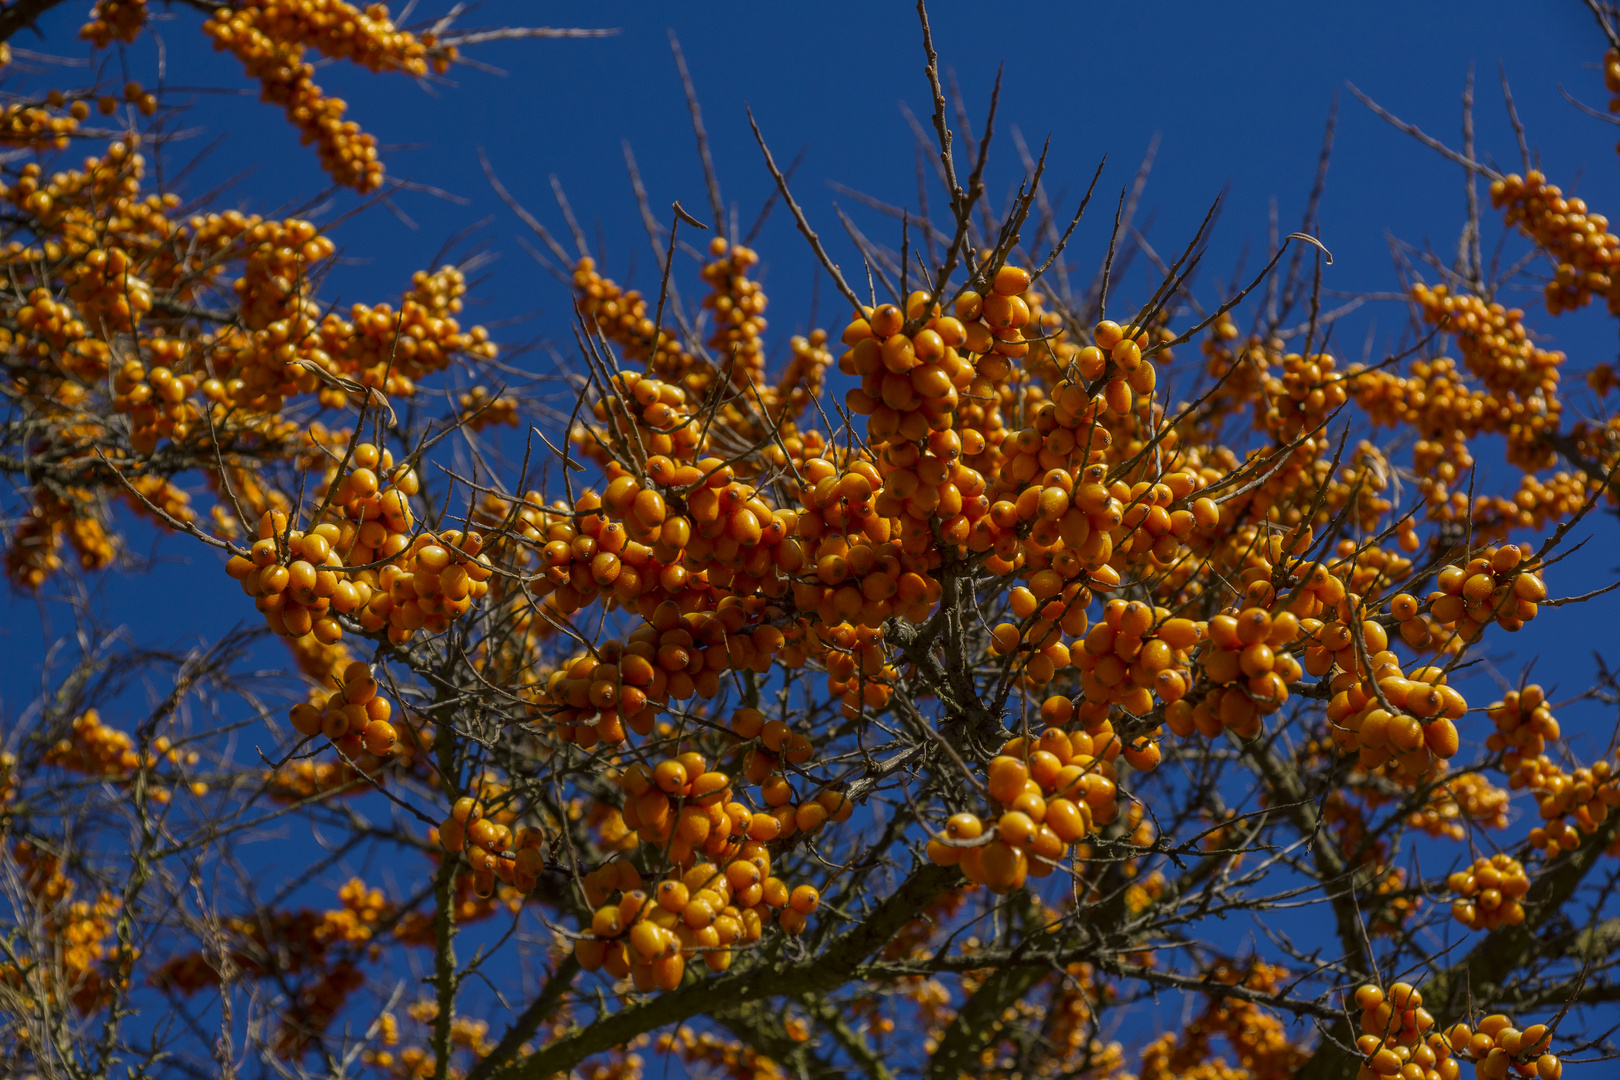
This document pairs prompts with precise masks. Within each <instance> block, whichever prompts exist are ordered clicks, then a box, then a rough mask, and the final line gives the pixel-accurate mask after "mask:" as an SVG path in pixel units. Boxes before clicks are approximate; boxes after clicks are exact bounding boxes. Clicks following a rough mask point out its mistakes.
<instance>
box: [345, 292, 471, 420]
mask: <svg viewBox="0 0 1620 1080" xmlns="http://www.w3.org/2000/svg"><path fill="white" fill-rule="evenodd" d="M466 292H467V279H466V275H465V274H463V273H462V271H461V270H460V269H459V268H457V267H454V266H441V267H439V269H437V270H435V271H433V272H432V273H428V272H427V271H425V270H418V271H416V272H415V273H413V274H412V275H411V288H410V291H409V292H407V293H406V294H405V296H404V298H403V300H402V301H401V302H400V306H399V309H398V310H397V311H396V310H395V309H394V308H393V306H392V305H390V304H386V303H384V304H376V305H368V304H354V305H352V306H351V307H350V309H349V317H348V318H347V319H345V318H342V317H340V316H339V315H338V314H337V313H335V312H334V313H332V314H329V315H327V316H326V317H325V318H324V319H322V320H321V325H320V344H321V346H322V348H323V349H324V350H325V351H326V352H327V353H328V354H329V355H330V356H331V357H332V358H333V362H334V363H335V364H336V365H337V366H338V367H339V368H340V369H341V370H343V371H345V372H347V373H349V374H351V375H352V377H353V378H355V379H356V380H358V381H359V382H360V383H361V384H362V385H365V386H375V387H378V388H379V389H382V390H384V391H386V392H387V393H389V394H391V395H398V396H404V397H409V396H410V395H412V394H414V393H415V392H416V386H415V380H417V379H420V378H422V377H423V376H424V375H429V374H432V373H434V372H438V371H443V370H444V369H445V368H447V367H449V366H450V362H451V360H452V359H453V358H455V357H457V356H460V357H463V358H465V359H466V360H467V361H468V362H470V363H477V362H478V361H481V360H491V359H494V357H495V354H496V347H495V343H494V342H492V341H490V340H489V331H488V330H486V329H485V328H484V327H482V326H473V327H470V328H468V329H465V330H463V329H462V327H461V323H460V322H459V321H457V319H456V318H455V316H456V315H457V314H458V313H459V312H460V311H461V309H462V299H461V298H462V297H463V296H464V295H466ZM497 408H499V406H497Z"/></svg>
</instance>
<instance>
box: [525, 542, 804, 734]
mask: <svg viewBox="0 0 1620 1080" xmlns="http://www.w3.org/2000/svg"><path fill="white" fill-rule="evenodd" d="M587 539H588V537H587ZM629 570H630V568H629V567H625V568H624V570H622V571H621V574H620V576H621V577H622V576H623V574H624V573H626V572H628V571H629ZM641 599H642V601H643V602H647V601H650V602H651V606H650V609H646V610H643V617H644V618H645V619H646V620H647V621H646V622H645V623H644V624H643V625H641V626H639V627H637V628H636V629H635V630H633V631H632V632H631V633H630V635H629V638H628V639H627V640H626V641H625V642H624V643H623V644H621V643H619V642H617V641H609V642H605V643H603V645H601V646H600V647H598V648H596V649H595V650H594V652H595V655H591V656H586V655H579V656H575V657H573V658H571V659H570V660H569V661H568V662H567V663H566V664H564V665H562V666H560V667H559V668H557V670H556V671H554V672H552V673H551V675H550V676H548V677H547V679H546V681H545V683H544V684H543V685H541V686H538V687H536V688H534V691H533V693H534V698H533V700H532V701H531V703H530V712H531V714H533V715H534V716H535V717H536V718H539V717H542V716H544V717H546V718H548V719H549V720H550V722H552V723H554V724H556V725H557V734H558V737H559V738H562V739H563V740H564V741H567V742H575V743H578V744H579V745H581V746H585V747H589V746H594V745H595V744H596V743H597V742H598V741H601V742H606V743H609V744H616V743H619V742H622V741H623V740H624V738H625V729H626V726H628V728H629V730H631V731H634V732H635V733H636V734H638V735H646V734H648V733H650V732H651V731H652V729H653V724H654V723H655V721H656V718H657V713H658V711H659V710H660V709H662V708H663V707H665V706H666V705H667V704H668V702H669V700H670V699H671V698H674V699H676V700H682V701H684V700H687V699H690V698H692V697H694V696H697V697H702V698H705V699H710V700H712V699H713V698H715V697H718V696H719V693H720V677H721V675H722V673H724V672H725V671H727V670H730V669H734V668H735V669H749V670H755V671H764V670H767V669H768V667H769V665H770V663H771V661H772V658H773V657H774V656H775V655H776V654H777V653H778V652H780V651H781V650H782V646H783V641H784V640H785V639H784V637H783V634H782V631H780V630H778V629H777V628H776V627H774V626H770V625H758V626H755V627H754V628H753V629H751V630H750V629H748V623H749V622H751V621H753V620H755V619H759V618H767V619H768V618H770V617H772V615H773V613H775V612H777V610H778V609H774V608H772V607H771V606H770V605H769V604H768V603H767V602H766V601H765V600H764V598H762V597H750V598H748V599H746V600H745V599H739V598H738V597H735V596H727V597H723V598H722V599H721V600H720V602H719V604H717V605H716V608H715V610H713V611H693V612H690V613H686V614H682V612H681V607H680V605H679V604H677V603H676V602H675V601H673V600H663V601H660V600H658V598H657V596H656V595H653V596H648V595H643V596H642V598H641Z"/></svg>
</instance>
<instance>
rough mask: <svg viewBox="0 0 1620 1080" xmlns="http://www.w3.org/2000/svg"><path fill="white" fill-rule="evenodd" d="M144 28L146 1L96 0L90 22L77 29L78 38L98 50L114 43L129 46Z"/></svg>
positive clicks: (91, 11) (91, 10)
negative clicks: (119, 42)
mask: <svg viewBox="0 0 1620 1080" xmlns="http://www.w3.org/2000/svg"><path fill="white" fill-rule="evenodd" d="M145 26H146V0H96V6H95V7H93V8H91V9H90V21H89V22H87V23H85V24H84V25H83V26H82V27H80V28H79V36H80V37H81V38H83V39H84V40H86V41H88V42H90V43H91V44H92V45H94V46H95V47H96V48H98V49H105V48H106V47H107V46H109V45H111V44H112V43H113V42H114V41H121V42H123V43H124V44H126V45H127V44H129V43H130V42H132V41H134V40H135V39H136V38H137V37H139V36H140V33H141V30H142V28H143V27H145Z"/></svg>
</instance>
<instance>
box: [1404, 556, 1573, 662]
mask: <svg viewBox="0 0 1620 1080" xmlns="http://www.w3.org/2000/svg"><path fill="white" fill-rule="evenodd" d="M1532 557H1533V556H1532V553H1531V551H1530V546H1529V545H1528V544H1521V545H1517V546H1515V545H1512V544H1504V545H1502V546H1501V547H1490V548H1486V549H1485V550H1484V551H1483V552H1482V553H1481V554H1480V555H1478V556H1477V557H1475V558H1473V559H1470V560H1469V561H1468V562H1467V564H1465V565H1463V566H1456V565H1452V566H1447V567H1446V568H1445V569H1443V570H1441V571H1440V573H1439V575H1438V577H1436V579H1435V584H1436V585H1437V586H1438V589H1437V591H1435V592H1432V593H1430V594H1429V598H1428V599H1429V614H1430V615H1431V616H1433V617H1434V618H1435V619H1436V620H1438V621H1439V622H1441V623H1445V624H1447V625H1449V626H1451V627H1452V628H1453V630H1454V631H1455V633H1456V634H1457V636H1458V637H1460V638H1461V639H1462V640H1463V641H1464V642H1467V643H1469V644H1472V643H1473V642H1475V641H1478V640H1479V638H1480V636H1481V635H1482V634H1483V633H1484V631H1485V625H1486V624H1487V623H1490V622H1492V621H1494V622H1495V623H1496V625H1498V626H1500V627H1501V628H1502V629H1504V630H1507V631H1509V632H1513V631H1517V630H1521V629H1523V627H1524V624H1525V623H1527V622H1529V621H1530V620H1531V619H1534V618H1535V617H1536V613H1537V610H1538V607H1537V605H1539V604H1540V602H1541V601H1543V600H1545V599H1546V598H1547V585H1546V582H1544V581H1543V580H1542V577H1541V570H1540V568H1539V567H1525V566H1524V565H1522V564H1523V563H1524V561H1525V560H1526V559H1530V558H1532Z"/></svg>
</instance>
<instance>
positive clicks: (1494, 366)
mask: <svg viewBox="0 0 1620 1080" xmlns="http://www.w3.org/2000/svg"><path fill="white" fill-rule="evenodd" d="M1412 299H1413V300H1415V301H1416V302H1417V304H1418V306H1419V307H1420V308H1422V310H1423V317H1424V318H1425V319H1427V320H1428V321H1429V322H1431V323H1434V324H1435V325H1443V327H1444V328H1445V329H1446V330H1447V331H1449V332H1450V333H1452V334H1455V335H1456V338H1457V345H1458V348H1459V349H1460V350H1461V351H1462V354H1463V360H1464V362H1465V363H1466V364H1467V365H1468V370H1469V371H1472V372H1473V373H1474V374H1475V375H1476V376H1478V377H1479V379H1480V381H1481V382H1483V383H1484V384H1485V386H1486V388H1487V389H1489V390H1490V391H1492V392H1493V393H1497V394H1506V393H1514V394H1518V395H1520V396H1521V397H1529V396H1531V395H1533V394H1538V393H1539V394H1542V395H1544V396H1545V402H1546V405H1547V406H1548V407H1549V408H1551V409H1552V410H1553V416H1554V417H1555V418H1556V416H1557V412H1556V408H1557V405H1556V401H1557V391H1558V369H1559V367H1560V366H1562V364H1563V362H1564V354H1563V353H1561V352H1555V351H1551V350H1548V349H1542V348H1539V347H1537V346H1536V344H1535V343H1534V342H1533V341H1531V340H1530V336H1529V334H1528V333H1527V332H1526V330H1525V328H1524V312H1523V311H1521V310H1520V309H1518V308H1507V307H1504V306H1503V305H1501V304H1497V303H1486V302H1485V301H1484V300H1482V299H1480V298H1479V297H1477V296H1472V295H1469V294H1467V293H1454V292H1452V291H1451V290H1450V289H1448V288H1447V287H1446V286H1445V285H1435V286H1433V287H1430V286H1428V285H1425V284H1423V283H1422V282H1419V283H1417V284H1415V285H1413V286H1412ZM1555 426H1556V424H1555Z"/></svg>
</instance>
